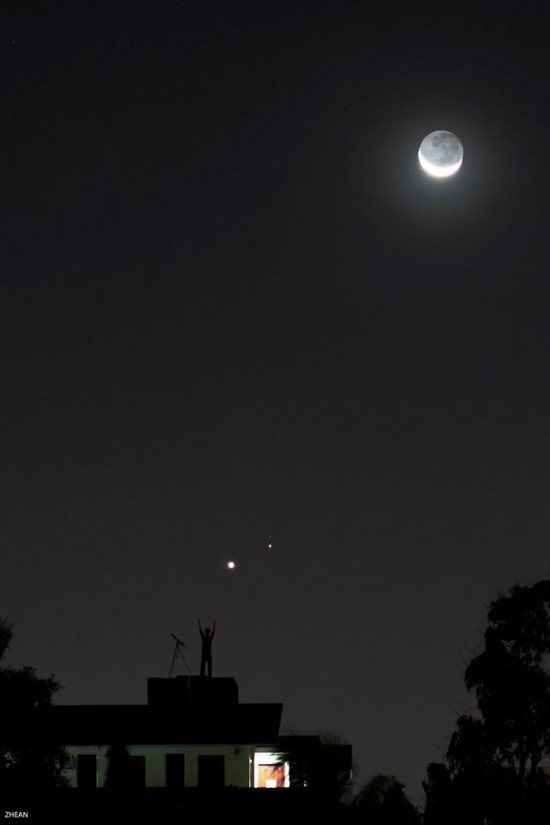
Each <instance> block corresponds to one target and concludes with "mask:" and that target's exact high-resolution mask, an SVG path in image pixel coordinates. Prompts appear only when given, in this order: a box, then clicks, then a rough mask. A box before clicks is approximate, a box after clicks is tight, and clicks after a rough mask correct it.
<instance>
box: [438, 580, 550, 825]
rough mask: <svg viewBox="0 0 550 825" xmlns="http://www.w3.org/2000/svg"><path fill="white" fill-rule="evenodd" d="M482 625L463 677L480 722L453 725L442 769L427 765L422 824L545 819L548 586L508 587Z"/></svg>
mask: <svg viewBox="0 0 550 825" xmlns="http://www.w3.org/2000/svg"><path fill="white" fill-rule="evenodd" d="M487 619H488V626H487V629H486V631H485V644H484V648H483V650H482V652H481V653H480V654H479V655H477V656H475V657H474V658H473V659H472V661H471V662H470V664H469V665H468V667H467V668H466V672H465V677H464V680H465V684H466V687H467V688H468V690H472V691H474V692H475V695H476V698H477V705H478V708H479V717H474V716H461V717H460V718H459V719H458V721H457V724H456V730H455V732H454V733H453V735H452V736H451V739H450V743H449V747H448V750H447V754H446V759H447V762H448V768H447V767H446V766H444V765H440V766H436V765H433V764H432V765H431V766H430V768H429V770H428V780H427V781H426V782H425V783H424V790H425V792H426V810H425V817H424V820H425V825H439V823H442V824H443V823H445V825H449V823H454V822H455V821H456V822H458V821H468V822H469V823H471V824H472V825H478V823H479V825H488V824H489V825H508V823H510V825H512V823H517V822H522V825H528V823H529V824H530V823H539V822H542V821H544V820H545V819H546V820H547V819H548V817H549V816H550V805H549V798H550V784H549V782H548V779H547V777H546V774H545V773H544V772H543V770H542V769H541V762H542V760H543V759H545V758H546V757H548V756H549V755H550V672H549V671H548V669H547V659H548V654H549V653H550V582H549V581H541V582H538V583H536V584H534V585H532V586H530V587H521V586H519V585H515V586H514V587H512V588H511V590H510V591H509V593H508V594H506V595H503V596H500V597H499V598H497V599H496V600H495V601H493V602H492V603H491V605H490V608H489V611H488V614H487ZM430 769H431V770H430ZM445 772H446V773H445Z"/></svg>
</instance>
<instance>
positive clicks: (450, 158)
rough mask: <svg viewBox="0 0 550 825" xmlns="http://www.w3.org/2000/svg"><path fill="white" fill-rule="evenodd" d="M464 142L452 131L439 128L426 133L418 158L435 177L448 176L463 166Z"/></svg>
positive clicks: (424, 167) (423, 167)
mask: <svg viewBox="0 0 550 825" xmlns="http://www.w3.org/2000/svg"><path fill="white" fill-rule="evenodd" d="M463 154H464V152H463V149H462V143H461V142H460V141H459V139H458V138H457V136H456V135H453V133H452V132H446V131H445V130H444V129H438V130H437V131H436V132H430V134H429V135H426V137H425V138H424V140H423V141H422V143H421V144H420V149H419V150H418V160H419V162H420V166H421V167H422V169H423V170H424V171H425V172H427V173H428V175H432V177H434V178H448V177H449V176H450V175H454V174H455V172H458V170H459V169H460V167H461V166H462V157H463Z"/></svg>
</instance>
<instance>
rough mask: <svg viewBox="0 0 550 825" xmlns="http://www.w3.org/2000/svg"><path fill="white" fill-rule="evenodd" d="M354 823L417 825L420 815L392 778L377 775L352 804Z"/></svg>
mask: <svg viewBox="0 0 550 825" xmlns="http://www.w3.org/2000/svg"><path fill="white" fill-rule="evenodd" d="M351 809H352V811H353V815H354V822H357V823H362V822H364V823H365V825H420V822H421V818H420V814H419V813H418V811H417V810H416V808H415V807H414V805H413V804H412V802H411V801H410V800H409V799H408V798H407V796H406V794H405V790H404V786H403V784H402V783H401V782H399V780H398V779H396V777H395V776H388V775H386V774H377V775H376V776H373V777H372V778H371V779H370V780H369V781H368V782H367V783H366V784H365V785H364V786H363V788H362V789H361V790H360V792H359V793H358V794H357V796H356V797H355V799H354V800H353V802H352V804H351Z"/></svg>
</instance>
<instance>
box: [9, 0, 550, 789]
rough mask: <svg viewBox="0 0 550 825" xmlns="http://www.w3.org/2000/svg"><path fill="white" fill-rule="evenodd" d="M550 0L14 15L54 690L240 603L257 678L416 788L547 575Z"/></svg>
mask: <svg viewBox="0 0 550 825" xmlns="http://www.w3.org/2000/svg"><path fill="white" fill-rule="evenodd" d="M546 6H547V4H546V3H545V2H541V3H535V2H529V0H527V1H526V2H523V3H519V2H517V3H506V2H503V0H486V1H485V2H483V3H480V2H479V0H475V2H474V0H465V2H462V3H461V4H450V3H432V2H418V0H417V1H416V2H415V1H414V0H408V2H384V0H372V2H367V1H366V0H362V1H360V0H310V1H308V0H293V2H290V0H287V2H283V1H282V0H261V2H260V1H259V0H246V2H245V1H244V0H237V1H236V2H229V0H227V2H224V1H223V0H185V2H172V1H171V0H170V1H169V0H159V1H158V2H144V0H134V2H133V3H124V2H107V0H96V1H95V2H91V0H87V1H86V0H80V1H79V2H78V3H75V2H74V0H70V2H68V0H57V2H55V3H39V2H26V3H22V2H21V0H5V2H4V3H3V4H2V13H1V19H0V33H1V40H2V49H1V53H2V62H3V69H2V73H1V75H2V81H1V83H2V91H1V110H0V116H1V126H2V130H1V135H2V137H1V146H0V174H1V181H0V188H1V221H2V223H1V225H2V238H1V243H0V278H1V282H0V381H1V404H0V437H1V457H2V461H1V468H2V469H1V476H0V477H1V483H2V494H1V498H0V502H1V516H0V525H1V528H0V529H1V541H2V550H3V562H2V575H1V578H0V612H1V614H2V615H5V616H8V617H9V618H10V619H12V620H13V621H14V622H15V623H16V628H15V631H16V636H15V640H14V643H13V647H12V651H11V653H10V661H11V662H14V663H19V662H26V663H29V664H33V665H35V666H36V667H37V669H38V671H39V673H40V674H42V675H47V674H49V673H51V672H53V673H54V674H55V675H56V677H57V678H58V679H59V680H60V681H61V682H62V683H63V685H64V686H65V687H64V690H63V691H62V693H60V694H59V695H58V699H59V701H62V702H66V703H78V702H84V703H88V702H93V703H95V702H115V703H116V702H120V703H124V702H129V703H140V702H144V701H145V695H146V679H147V677H148V676H163V675H167V673H168V669H169V666H170V660H171V656H172V650H173V640H172V638H171V636H170V634H171V633H172V632H174V633H176V634H177V635H179V636H180V637H181V638H183V640H184V641H185V642H186V643H187V646H188V648H187V656H188V661H189V664H190V665H191V667H192V669H193V671H194V672H195V671H196V669H197V667H198V662H199V645H200V640H199V636H198V632H197V628H196V621H197V617H198V616H201V617H202V619H203V623H204V624H208V623H209V622H210V621H211V620H212V619H213V618H216V619H217V623H218V634H217V637H216V640H215V643H214V668H215V673H216V674H218V675H232V676H234V677H235V678H236V679H237V681H238V682H239V684H240V688H241V698H242V700H243V701H282V702H284V704H285V711H284V724H285V728H286V729H293V730H296V731H298V732H308V731H313V732H318V731H334V732H336V733H338V734H340V735H342V736H343V737H345V738H346V739H347V740H348V741H350V742H351V743H352V744H353V746H354V752H355V758H356V762H357V766H358V772H357V774H356V777H357V779H358V780H359V781H365V780H366V779H367V778H368V777H369V775H370V774H372V773H373V772H375V771H381V772H389V773H395V774H397V775H398V776H399V778H401V779H402V780H403V781H404V782H405V783H406V785H407V789H408V791H409V792H410V793H411V795H412V796H413V798H414V799H415V800H417V801H420V800H421V799H422V795H421V791H420V780H421V779H422V777H423V775H424V771H425V767H426V765H427V763H428V762H430V761H434V760H435V761H437V760H439V759H441V758H442V755H443V753H444V750H445V747H446V744H447V740H448V737H449V735H450V733H451V732H452V729H453V725H454V719H455V717H456V715H457V714H458V713H460V712H461V711H463V710H465V709H467V708H468V707H469V703H470V700H469V698H468V696H467V694H466V692H465V689H464V688H463V683H462V676H463V671H464V667H465V665H466V664H467V662H468V660H469V658H470V657H471V655H472V653H473V651H475V649H476V646H477V645H479V644H480V642H481V640H482V633H483V629H484V626H485V614H486V610H487V607H488V604H489V602H490V601H491V600H492V599H493V598H494V597H495V595H496V594H497V592H499V591H504V590H506V589H507V588H508V587H509V586H510V585H511V584H513V583H514V582H515V581H520V582H522V583H528V582H532V581H534V580H536V579H538V578H543V577H547V576H548V575H549V574H550V563H549V558H548V546H547V537H548V531H549V526H550V514H549V508H548V494H549V487H550V439H549V433H550V425H549V421H550V363H549V357H548V354H549V347H550V325H549V317H548V316H549V310H550V292H549V284H550V273H549V271H548V258H549V254H548V253H549V249H550V231H549V218H548V216H549V207H550V194H549V193H550V174H549V172H550V166H549V157H550V150H549V146H550V115H549V108H548V87H547V75H548V72H547V69H548V66H547V63H548V57H547V55H548V54H549V53H550V51H549V43H548V40H549V37H548V30H549V29H548V24H549V23H550V17H549V16H550V12H548V11H546ZM439 128H443V129H449V130H451V131H453V132H455V133H456V134H457V135H458V136H459V137H460V139H461V140H462V143H463V145H464V164H463V167H462V169H461V170H460V172H459V173H458V174H457V176H456V177H454V178H452V179H448V180H446V181H437V180H433V179H429V178H427V177H426V176H425V175H424V174H423V173H422V172H421V171H420V170H419V168H418V164H417V149H418V145H419V144H420V141H421V140H422V138H423V137H424V135H426V134H427V133H428V132H431V131H433V130H434V129H439ZM269 536H272V542H273V545H274V546H273V548H272V549H271V550H270V549H268V548H267V544H268V541H269V539H268V537H269ZM231 558H234V559H235V560H236V561H237V562H238V567H237V569H236V570H235V571H233V572H230V571H228V570H227V569H226V568H225V563H226V561H227V560H228V559H231Z"/></svg>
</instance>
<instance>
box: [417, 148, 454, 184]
mask: <svg viewBox="0 0 550 825" xmlns="http://www.w3.org/2000/svg"><path fill="white" fill-rule="evenodd" d="M418 160H419V163H420V165H421V167H422V168H423V170H424V171H425V172H427V173H428V175H432V177H434V178H448V177H450V176H451V175H454V174H455V172H458V170H459V169H460V167H461V166H462V158H460V160H457V162H456V163H453V164H451V165H449V166H436V165H435V163H431V162H430V161H429V160H428V158H425V157H424V155H423V154H422V151H421V149H419V150H418Z"/></svg>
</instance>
